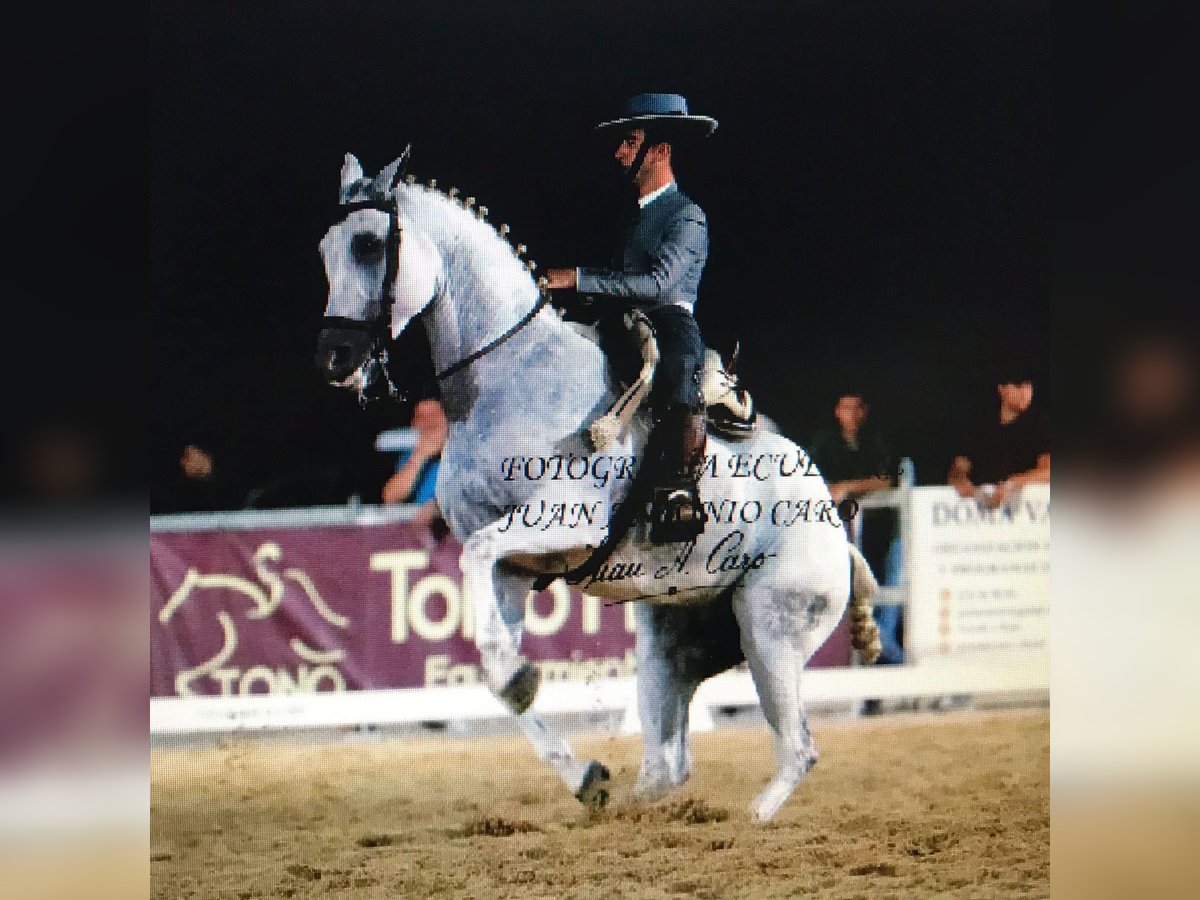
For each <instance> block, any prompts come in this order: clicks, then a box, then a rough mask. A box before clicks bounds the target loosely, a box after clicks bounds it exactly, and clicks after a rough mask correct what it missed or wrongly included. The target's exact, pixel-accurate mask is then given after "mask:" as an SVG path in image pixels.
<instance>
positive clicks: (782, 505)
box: [317, 151, 877, 821]
mask: <svg viewBox="0 0 1200 900" xmlns="http://www.w3.org/2000/svg"><path fill="white" fill-rule="evenodd" d="M406 157H407V151H406V155H405V157H402V158H401V159H398V160H396V161H394V162H393V163H392V164H390V165H389V166H387V167H385V168H384V169H383V170H382V171H381V172H380V173H379V174H378V175H377V176H375V177H374V178H367V177H364V175H363V170H362V167H361V166H360V164H359V162H358V160H357V159H355V158H354V156H352V155H350V154H347V155H346V158H345V162H344V164H343V166H342V171H341V183H340V200H341V202H342V204H343V210H342V217H341V218H340V219H339V221H337V222H336V223H335V224H334V225H333V226H332V227H330V229H329V230H328V232H327V233H326V234H325V236H324V238H323V239H322V240H321V243H320V252H321V257H322V259H323V261H324V265H325V272H326V276H327V278H328V282H329V295H328V303H327V306H326V310H325V314H326V327H325V328H324V329H323V331H322V333H321V336H320V338H319V341H318V354H317V357H318V364H319V365H320V366H321V368H322V370H323V372H324V374H325V375H326V377H327V378H328V380H329V381H330V382H331V383H334V384H339V385H343V386H358V387H360V388H361V387H362V386H363V384H364V381H365V379H366V378H367V374H366V373H368V372H369V371H370V368H371V366H372V365H373V364H374V365H377V364H378V363H377V362H376V361H375V357H374V356H373V355H372V351H373V346H377V344H373V342H372V338H371V334H372V331H371V327H372V323H374V324H375V325H376V326H378V327H379V331H380V332H382V335H383V339H384V340H386V339H390V338H392V337H395V336H396V335H399V334H400V332H402V331H403V330H404V328H405V327H407V326H408V324H409V323H410V322H411V321H412V320H413V319H414V318H418V317H419V318H420V319H421V321H422V323H423V325H424V327H425V329H426V332H427V334H428V337H429V344H430V347H431V348H432V355H433V362H434V366H435V369H436V371H437V372H438V373H439V380H440V383H441V391H442V397H443V403H444V406H445V409H446V413H447V417H448V419H449V421H450V430H449V437H448V440H447V443H446V446H445V449H444V451H443V455H442V463H441V468H440V471H439V478H438V485H437V499H438V503H439V505H440V506H441V509H442V511H443V514H444V516H445V518H446V521H447V523H448V524H449V526H450V528H451V530H452V531H453V533H454V534H455V536H456V537H458V538H459V539H460V540H461V541H462V543H463V552H462V557H461V567H462V572H463V578H464V583H465V586H466V589H467V591H468V593H469V595H470V597H471V601H472V603H473V604H474V609H475V621H476V643H477V645H478V648H479V652H480V657H481V662H482V665H483V670H484V672H485V674H486V677H487V681H488V684H489V686H490V688H491V689H492V691H493V692H494V693H495V694H496V695H497V696H498V697H500V699H501V700H503V701H504V702H505V703H506V704H507V705H508V707H509V709H510V710H512V711H513V712H514V713H515V714H516V715H517V716H518V721H519V723H520V725H521V728H522V730H523V732H524V733H525V734H526V736H527V737H528V738H529V739H530V740H531V742H532V743H533V745H534V747H535V748H536V750H537V752H538V755H539V756H540V757H541V758H542V759H543V760H545V761H547V762H549V763H550V764H552V765H553V766H554V768H555V769H556V770H557V772H558V774H559V776H560V777H561V778H562V780H563V781H564V783H565V784H566V785H567V787H568V788H569V789H570V790H571V791H572V792H573V793H575V795H576V796H577V797H579V798H580V799H581V800H582V801H584V802H589V803H603V802H604V801H605V800H606V799H607V792H608V787H607V780H608V773H607V770H605V769H604V767H603V766H601V765H599V764H598V763H596V762H594V761H593V762H590V763H585V762H582V761H579V760H576V758H575V756H574V755H573V753H572V752H571V750H570V747H569V746H568V745H567V743H566V741H565V740H563V739H562V738H561V737H560V736H559V735H557V734H555V733H554V732H553V731H551V729H550V728H549V727H548V726H547V725H546V723H544V722H543V721H542V719H541V718H540V717H539V716H538V715H537V713H536V712H535V711H534V710H533V709H532V708H530V704H531V703H532V701H533V697H534V694H535V693H536V688H537V678H536V670H535V669H534V668H533V667H532V666H531V665H530V664H529V663H528V662H527V661H526V660H525V659H524V658H523V657H522V656H521V655H520V645H521V637H522V623H523V619H524V615H525V608H526V601H527V597H528V595H529V593H530V590H531V587H532V586H533V584H534V583H535V581H536V580H537V579H538V578H539V577H542V578H549V577H554V576H561V575H564V574H566V573H569V572H570V571H571V570H572V569H574V568H575V567H576V566H578V565H579V564H580V563H582V562H584V561H585V560H587V559H588V558H589V557H590V556H591V554H592V553H593V551H594V549H595V548H596V547H598V546H602V545H604V542H605V538H606V537H607V535H608V523H609V518H610V515H611V514H612V513H613V511H614V510H615V509H617V507H618V505H619V504H620V503H621V501H622V499H623V498H624V497H625V496H626V494H627V493H628V492H629V491H630V488H631V485H633V484H634V479H635V477H636V472H637V470H638V466H637V461H638V453H639V451H640V450H641V448H642V447H643V445H644V443H645V440H646V436H647V428H648V426H647V423H646V417H645V416H644V415H643V414H639V415H638V416H637V417H636V418H635V419H634V421H633V422H632V424H631V425H630V427H628V428H626V429H623V433H621V434H619V435H618V436H617V437H616V439H615V443H614V444H613V445H611V446H609V447H607V448H606V449H605V450H604V451H602V452H598V451H596V450H595V449H594V448H593V446H592V445H591V442H590V441H589V439H588V432H587V428H588V425H589V423H591V422H593V421H595V420H596V419H597V418H598V417H599V416H601V415H602V414H603V413H604V412H605V411H606V410H609V409H610V407H611V405H612V404H613V402H614V400H615V399H616V397H617V396H618V393H619V389H618V386H616V385H614V383H613V379H612V378H611V377H610V372H609V370H608V363H607V361H606V359H605V355H604V353H603V352H602V350H601V349H600V347H599V346H597V344H596V342H595V341H593V340H589V339H588V337H587V335H585V334H583V333H581V331H580V330H579V329H578V328H576V327H572V326H571V325H570V324H569V323H566V322H564V321H562V319H561V318H560V316H559V315H557V314H556V313H555V310H554V309H553V307H552V306H549V305H547V304H546V302H545V300H546V296H547V295H546V292H545V291H544V290H542V289H541V288H540V287H539V285H538V283H537V282H535V280H534V278H533V276H532V274H531V272H532V270H533V264H532V263H525V262H523V261H522V259H521V255H520V254H521V252H523V249H524V248H522V247H517V248H515V249H514V247H513V246H512V245H511V243H510V242H509V241H508V240H506V238H505V235H506V234H507V228H506V226H500V228H499V229H497V228H496V227H494V226H493V225H491V224H490V223H489V222H488V221H487V218H486V210H485V209H483V208H482V207H475V206H474V198H458V197H456V196H455V194H456V192H454V191H453V190H452V191H450V192H443V191H441V190H439V189H438V188H437V187H436V184H435V182H430V183H429V184H428V185H420V184H417V183H414V182H413V180H412V179H411V177H409V178H405V179H401V178H400V177H399V176H400V172H401V168H402V166H403V164H404V163H405V162H406ZM377 339H378V335H377ZM700 490H701V495H702V497H703V498H704V501H705V505H706V508H707V510H708V512H709V516H710V521H709V524H708V527H707V528H706V529H705V531H704V533H703V534H702V535H701V536H700V537H699V538H698V539H697V540H696V541H694V542H691V543H688V544H678V545H667V546H654V545H651V544H649V543H648V541H647V539H646V529H645V528H644V527H642V526H640V525H637V524H635V525H634V526H633V527H631V528H630V529H629V530H628V532H627V533H624V534H623V535H622V536H621V537H620V540H619V541H617V540H616V537H617V536H616V535H615V534H614V541H613V543H614V544H615V549H614V548H612V547H609V548H608V549H609V550H611V553H609V554H607V556H606V559H605V562H604V564H603V565H600V566H599V567H595V566H593V568H592V571H591V572H590V573H589V574H588V575H587V576H586V578H584V579H582V582H581V586H582V588H583V589H584V590H585V591H586V592H587V593H588V594H590V595H593V596H596V597H600V598H603V599H605V600H609V601H614V602H634V603H635V604H636V608H635V612H636V614H635V619H636V623H637V634H636V658H637V675H638V679H637V680H638V710H639V714H640V717H641V722H642V727H643V738H644V750H643V757H642V762H641V767H640V770H639V773H638V778H637V783H636V785H635V788H634V795H635V797H637V798H639V799H644V800H655V799H658V798H660V797H662V796H664V795H666V794H667V793H668V792H669V791H671V790H672V789H673V788H675V787H677V786H678V785H681V784H682V783H683V782H684V781H685V780H686V779H687V778H688V775H689V772H690V770H691V753H690V749H689V744H688V727H687V725H688V722H687V719H688V707H689V704H690V702H691V699H692V696H693V694H694V692H695V690H696V687H697V686H698V685H699V684H700V682H701V681H703V680H704V679H706V678H709V677H711V676H712V675H715V674H718V673H719V672H721V671H724V670H726V669H728V668H730V667H732V666H734V665H737V664H738V663H740V662H741V661H742V660H743V659H745V660H746V661H748V663H749V667H750V671H751V674H752V676H753V678H754V683H755V686H756V688H757V691H758V695H759V699H760V702H761V704H762V710H763V713H764V715H765V717H766V720H767V722H768V723H769V724H770V727H771V729H772V732H773V736H774V739H775V744H776V757H777V760H778V770H777V772H776V774H775V776H774V778H773V779H772V780H771V781H770V783H769V784H768V785H767V787H766V788H765V789H764V790H763V792H762V793H761V794H759V796H758V797H757V798H756V799H755V800H754V802H753V804H752V805H751V812H752V815H753V818H754V819H755V820H756V821H767V820H769V819H771V818H772V817H773V816H774V815H775V814H776V813H777V812H778V810H779V809H780V807H781V806H782V805H783V804H784V802H785V801H786V800H787V798H788V797H789V796H790V795H791V793H792V791H793V790H794V789H795V787H796V785H797V784H798V783H799V782H800V780H801V779H802V778H803V777H804V775H805V773H806V772H807V771H808V770H809V769H810V768H811V767H812V765H813V764H814V762H815V761H816V759H817V755H818V754H817V749H816V747H815V745H814V742H813V740H812V737H811V735H810V733H809V729H808V725H807V719H806V714H805V710H804V704H803V702H802V696H801V690H802V685H803V675H802V672H803V669H804V666H805V663H806V662H807V661H808V659H809V658H810V657H811V656H812V654H813V653H814V652H815V651H816V650H817V649H818V648H819V647H820V646H821V644H822V643H823V642H824V641H825V640H826V639H827V638H828V636H829V635H830V633H831V632H832V631H833V630H834V628H835V627H836V625H837V623H838V621H839V620H840V619H841V617H842V614H843V612H844V611H845V610H846V608H847V603H848V602H849V603H851V612H852V614H853V620H852V621H853V622H854V625H855V627H854V632H853V633H854V635H855V642H856V646H860V647H862V648H864V649H866V648H869V646H870V645H871V642H872V641H873V640H877V638H876V636H875V634H874V633H873V627H874V626H873V623H872V622H871V620H870V604H869V598H870V596H871V594H872V593H873V592H874V590H875V589H876V587H877V584H876V582H875V579H874V577H873V576H872V574H871V572H870V569H869V568H868V567H867V565H866V563H865V561H864V560H863V559H862V557H861V555H860V554H859V553H858V551H857V550H856V549H855V548H854V546H853V544H852V543H850V542H848V540H847V537H846V532H845V529H844V528H843V527H842V523H841V522H840V520H839V519H838V517H837V511H836V507H835V506H834V504H833V503H832V501H831V498H830V495H829V491H828V488H827V487H826V485H825V482H824V480H823V479H822V478H821V477H820V474H819V472H818V471H817V470H816V468H815V467H814V466H813V465H812V463H811V461H810V460H809V459H808V457H807V456H806V454H805V453H804V451H803V450H802V449H800V448H799V447H798V446H796V445H795V444H793V443H792V442H791V441H789V440H787V439H786V438H784V437H782V436H780V435H778V434H774V433H768V432H759V433H757V434H754V435H752V436H750V437H748V438H746V439H744V440H739V441H728V440H725V439H723V438H721V437H718V436H716V435H713V436H710V438H709V455H708V457H707V460H706V464H705V470H704V475H703V477H702V479H701V482H700Z"/></svg>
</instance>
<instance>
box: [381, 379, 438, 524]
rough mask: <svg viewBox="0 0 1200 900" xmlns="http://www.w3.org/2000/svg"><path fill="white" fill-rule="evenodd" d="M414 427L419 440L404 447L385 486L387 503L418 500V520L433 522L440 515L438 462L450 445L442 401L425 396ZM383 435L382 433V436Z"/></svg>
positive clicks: (419, 407)
mask: <svg viewBox="0 0 1200 900" xmlns="http://www.w3.org/2000/svg"><path fill="white" fill-rule="evenodd" d="M412 429H413V430H415V432H416V440H415V443H414V444H413V446H412V448H411V449H408V448H404V449H402V450H401V451H400V455H399V457H398V458H397V460H396V472H395V474H393V475H392V477H391V478H389V479H388V480H387V482H386V483H385V484H384V486H383V490H382V492H381V493H382V499H383V502H384V503H418V504H420V505H421V510H420V512H419V513H418V514H417V519H418V521H422V522H425V523H433V522H434V521H435V520H436V519H437V518H438V517H439V515H440V514H439V512H438V508H437V500H436V499H435V497H434V491H435V488H436V487H437V471H438V463H439V461H440V459H441V454H442V448H443V447H444V446H445V445H446V436H447V433H448V426H447V422H446V414H445V412H444V411H443V410H442V404H441V403H440V402H439V401H437V400H433V399H427V400H422V401H420V402H419V403H417V405H416V406H415V407H414V408H413V416H412ZM381 437H382V436H381Z"/></svg>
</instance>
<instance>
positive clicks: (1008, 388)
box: [946, 370, 1050, 509]
mask: <svg viewBox="0 0 1200 900" xmlns="http://www.w3.org/2000/svg"><path fill="white" fill-rule="evenodd" d="M996 392H997V394H999V396H1000V411H999V415H998V416H997V418H996V419H995V420H993V421H992V422H991V423H989V424H988V425H987V426H986V427H984V428H983V429H982V430H980V431H979V432H978V433H977V434H976V435H975V436H974V438H972V439H971V440H970V441H968V442H967V447H966V450H967V452H966V453H965V454H962V455H959V456H956V457H955V458H954V462H953V463H952V464H951V466H950V473H949V475H948V476H947V478H946V480H947V482H948V483H949V484H950V486H951V487H953V488H954V489H955V490H956V491H958V495H959V496H960V497H964V498H965V497H976V498H978V499H980V500H983V501H984V502H986V503H987V505H988V506H990V507H991V508H992V509H995V508H996V507H998V506H1000V505H1001V504H1002V503H1004V501H1005V500H1007V499H1009V498H1010V497H1011V496H1012V495H1013V494H1014V493H1015V492H1016V491H1018V490H1019V489H1020V488H1021V487H1023V486H1024V485H1027V484H1049V483H1050V429H1049V425H1048V423H1047V421H1046V418H1045V417H1044V416H1043V415H1041V414H1040V413H1039V412H1038V411H1037V410H1036V409H1034V408H1033V378H1032V377H1031V376H1030V375H1029V373H1028V372H1025V371H1022V370H1017V371H1011V370H1010V371H1009V372H1007V373H1005V374H1002V375H1001V376H1000V377H999V379H998V383H997V385H996Z"/></svg>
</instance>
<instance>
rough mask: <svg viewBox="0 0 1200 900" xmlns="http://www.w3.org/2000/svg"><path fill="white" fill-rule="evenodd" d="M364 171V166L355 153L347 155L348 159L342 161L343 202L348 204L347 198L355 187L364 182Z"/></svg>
mask: <svg viewBox="0 0 1200 900" xmlns="http://www.w3.org/2000/svg"><path fill="white" fill-rule="evenodd" d="M362 177H363V170H362V165H361V164H360V163H359V161H358V157H356V156H355V155H354V154H353V153H347V154H346V158H345V159H344V160H343V161H342V185H341V191H340V193H341V198H342V202H343V203H344V202H346V198H347V197H348V196H349V195H350V191H351V190H352V189H353V187H354V185H356V184H358V182H359V181H361V180H362Z"/></svg>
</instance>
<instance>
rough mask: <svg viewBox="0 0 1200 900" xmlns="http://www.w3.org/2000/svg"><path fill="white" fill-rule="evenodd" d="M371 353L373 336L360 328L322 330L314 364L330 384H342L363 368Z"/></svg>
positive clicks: (318, 337)
mask: <svg viewBox="0 0 1200 900" xmlns="http://www.w3.org/2000/svg"><path fill="white" fill-rule="evenodd" d="M370 353H371V336H370V335H369V334H368V333H367V332H366V331H364V330H362V329H358V328H322V329H321V333H320V334H319V335H317V354H316V356H315V357H314V362H316V364H317V368H318V369H320V370H321V374H322V375H324V376H325V379H326V380H327V381H328V382H329V383H330V384H342V383H345V382H346V380H347V379H348V378H349V377H350V376H351V375H353V374H354V373H355V372H356V371H357V370H358V369H360V368H362V366H363V364H364V363H365V362H366V361H367V357H368V356H370Z"/></svg>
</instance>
